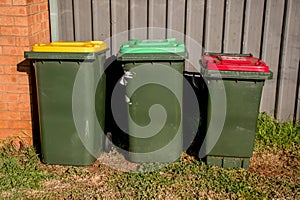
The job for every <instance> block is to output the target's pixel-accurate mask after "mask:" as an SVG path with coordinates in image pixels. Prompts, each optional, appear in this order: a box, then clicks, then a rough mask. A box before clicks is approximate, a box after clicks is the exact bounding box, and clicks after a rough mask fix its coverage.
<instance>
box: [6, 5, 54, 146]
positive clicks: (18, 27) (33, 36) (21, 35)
mask: <svg viewBox="0 0 300 200" xmlns="http://www.w3.org/2000/svg"><path fill="white" fill-rule="evenodd" d="M49 38H50V33H49V12H48V0H0V139H6V138H8V137H14V136H18V137H21V138H23V139H24V140H25V141H27V142H29V143H32V139H31V138H32V122H31V101H30V89H29V88H30V85H29V79H28V74H27V73H25V72H19V71H18V70H17V64H18V63H20V62H21V61H23V60H24V58H23V55H24V51H28V50H30V49H31V47H32V45H34V44H35V43H48V42H49V41H50V39H49Z"/></svg>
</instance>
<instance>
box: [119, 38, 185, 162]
mask: <svg viewBox="0 0 300 200" xmlns="http://www.w3.org/2000/svg"><path fill="white" fill-rule="evenodd" d="M128 44H129V45H128ZM169 47H171V48H169ZM185 57H186V51H185V48H184V45H183V44H181V43H180V44H179V43H178V42H177V41H176V40H174V39H168V40H162V41H149V40H144V41H137V40H132V41H129V42H128V43H126V44H123V45H122V46H121V49H120V53H119V55H118V58H117V59H118V61H120V62H122V65H123V69H124V71H125V76H126V74H128V73H129V74H131V75H132V77H130V78H127V79H126V96H127V97H126V98H127V101H128V102H127V106H128V118H129V122H128V135H129V136H128V146H129V155H128V158H129V160H130V161H132V162H139V163H143V162H161V163H167V162H172V161H175V160H177V159H178V158H180V156H181V153H182V90H183V76H182V74H183V69H184V59H185ZM168 86H172V87H171V88H170V87H168ZM157 105H160V106H161V107H159V106H158V107H156V108H155V106H157ZM151 109H153V110H155V111H153V110H152V111H153V113H151V112H152V111H151ZM157 109H160V110H157ZM162 109H164V110H165V114H166V121H165V123H164V124H163V126H162V123H163V122H162V120H161V119H160V113H161V114H162V115H163V113H162V112H161V111H162ZM130 119H131V120H130ZM149 124H151V125H150V126H149Z"/></svg>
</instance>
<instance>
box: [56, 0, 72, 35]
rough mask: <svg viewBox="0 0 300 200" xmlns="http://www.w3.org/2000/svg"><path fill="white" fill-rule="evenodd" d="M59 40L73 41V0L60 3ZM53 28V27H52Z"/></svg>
mask: <svg viewBox="0 0 300 200" xmlns="http://www.w3.org/2000/svg"><path fill="white" fill-rule="evenodd" d="M58 10H59V14H58V16H59V19H58V21H59V25H58V27H59V40H65V41H73V40H74V26H73V4H72V0H65V1H58ZM52 28H53V27H52Z"/></svg>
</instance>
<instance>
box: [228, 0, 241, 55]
mask: <svg viewBox="0 0 300 200" xmlns="http://www.w3.org/2000/svg"><path fill="white" fill-rule="evenodd" d="M243 7H244V0H227V6H226V21H225V27H224V28H225V35H224V52H225V53H239V52H240V49H241V40H242V27H243V14H244V9H243Z"/></svg>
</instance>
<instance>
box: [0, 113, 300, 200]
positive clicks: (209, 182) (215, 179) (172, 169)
mask: <svg viewBox="0 0 300 200" xmlns="http://www.w3.org/2000/svg"><path fill="white" fill-rule="evenodd" d="M0 146H1V147H0V148H1V150H0V155H1V157H0V199H1V197H2V198H4V199H14V198H23V199H33V198H34V199H121V198H123V199H154V198H155V199H194V198H200V199H226V198H227V199H272V198H273V199H300V187H299V186H300V185H299V183H300V123H298V124H296V125H293V124H292V123H279V122H277V121H276V120H274V119H272V118H271V117H269V116H267V115H265V114H262V115H261V116H260V118H259V120H258V133H257V137H256V145H255V152H254V155H253V157H252V159H251V164H250V169H249V170H243V169H222V168H218V167H207V166H206V165H205V164H203V163H202V162H199V161H197V160H195V159H194V158H193V157H190V156H188V155H186V154H184V155H183V156H182V158H181V160H180V161H178V162H175V163H172V164H169V165H168V166H165V167H162V168H161V169H159V170H155V171H149V172H144V171H143V170H142V169H144V168H145V167H151V166H150V165H140V166H139V165H137V164H134V163H130V162H128V161H126V160H125V159H124V157H123V156H122V155H120V154H119V153H118V152H116V151H112V152H110V153H109V154H104V155H102V156H101V157H100V158H99V160H98V161H97V162H96V163H95V164H94V165H93V166H90V167H71V166H56V165H45V164H42V163H41V162H40V161H39V159H38V156H37V155H36V153H35V151H34V149H33V148H32V147H24V146H23V145H21V146H20V147H19V146H18V147H16V146H15V145H14V144H12V143H10V142H8V141H7V142H4V143H2V144H0ZM100 160H101V161H103V160H105V162H110V163H113V164H114V165H115V166H117V167H118V165H120V166H122V167H124V168H125V169H124V170H130V169H137V170H138V169H141V170H140V171H141V172H140V173H129V172H121V171H117V170H115V169H112V168H110V167H108V166H106V165H104V164H101V163H103V162H101V161H100ZM152 167H155V166H152Z"/></svg>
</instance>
